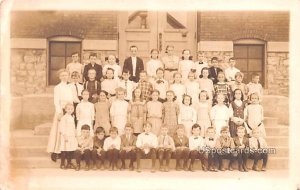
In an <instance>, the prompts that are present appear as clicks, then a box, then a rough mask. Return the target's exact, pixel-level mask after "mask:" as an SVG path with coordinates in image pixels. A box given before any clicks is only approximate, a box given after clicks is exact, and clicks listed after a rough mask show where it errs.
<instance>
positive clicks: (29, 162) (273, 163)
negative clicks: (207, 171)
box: [11, 157, 289, 170]
mask: <svg viewBox="0 0 300 190" xmlns="http://www.w3.org/2000/svg"><path fill="white" fill-rule="evenodd" d="M72 162H73V163H75V160H73V161H72ZM118 164H119V165H120V162H119V163H118ZM175 164H176V162H175V160H174V159H171V161H170V169H171V170H174V168H175ZM258 164H259V167H260V166H261V161H259V163H258ZM59 165H60V160H57V162H53V161H51V160H50V157H30V158H15V159H12V160H11V166H12V167H13V168H59ZM126 165H127V166H128V162H127V163H126ZM82 166H84V161H82ZM134 166H135V167H136V162H135V163H134ZM194 166H195V169H196V170H201V162H200V161H198V160H197V161H196V162H195V165H194ZM224 166H225V167H227V166H228V161H227V160H225V161H224ZM252 166H253V160H250V159H249V160H248V162H247V167H248V168H252ZM105 167H106V168H108V162H107V161H106V163H105ZM156 167H157V168H158V167H159V162H158V160H157V162H156ZM233 167H234V168H235V169H237V168H238V164H237V161H235V162H234V164H233ZM141 168H142V169H150V168H151V160H150V159H143V160H141ZM267 168H268V169H288V168H289V160H288V158H287V157H280V158H275V157H269V160H268V165H267Z"/></svg>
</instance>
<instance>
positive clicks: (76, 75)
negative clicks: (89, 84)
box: [71, 71, 80, 78]
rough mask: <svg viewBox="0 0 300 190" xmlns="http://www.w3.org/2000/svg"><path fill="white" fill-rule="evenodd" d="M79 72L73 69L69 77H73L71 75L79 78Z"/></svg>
mask: <svg viewBox="0 0 300 190" xmlns="http://www.w3.org/2000/svg"><path fill="white" fill-rule="evenodd" d="M79 76H80V75H79V73H78V72H77V71H74V72H72V74H71V77H72V78H73V77H76V78H79Z"/></svg>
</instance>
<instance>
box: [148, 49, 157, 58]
mask: <svg viewBox="0 0 300 190" xmlns="http://www.w3.org/2000/svg"><path fill="white" fill-rule="evenodd" d="M154 51H156V52H157V56H156V58H158V54H159V51H158V49H151V51H150V54H152V53H153V52H154ZM150 57H151V58H153V57H152V55H151V56H150Z"/></svg>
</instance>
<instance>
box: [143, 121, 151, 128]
mask: <svg viewBox="0 0 300 190" xmlns="http://www.w3.org/2000/svg"><path fill="white" fill-rule="evenodd" d="M147 125H149V126H150V127H151V128H152V123H150V122H149V121H147V122H146V124H145V126H144V127H146V126H147Z"/></svg>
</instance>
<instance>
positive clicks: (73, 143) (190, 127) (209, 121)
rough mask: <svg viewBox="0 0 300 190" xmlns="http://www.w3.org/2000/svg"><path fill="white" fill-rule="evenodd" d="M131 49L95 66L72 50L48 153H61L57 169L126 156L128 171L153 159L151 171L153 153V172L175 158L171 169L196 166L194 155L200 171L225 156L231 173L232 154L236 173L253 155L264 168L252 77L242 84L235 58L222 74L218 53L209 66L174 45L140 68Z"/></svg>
mask: <svg viewBox="0 0 300 190" xmlns="http://www.w3.org/2000/svg"><path fill="white" fill-rule="evenodd" d="M130 50H131V57H128V58H127V59H126V60H125V61H124V66H123V69H121V67H120V65H119V64H118V63H117V62H116V56H115V55H109V56H108V57H107V59H106V61H107V63H106V64H104V65H101V64H97V63H96V60H97V55H96V54H94V53H91V54H90V60H89V61H90V63H88V64H86V65H85V66H83V65H82V64H80V63H79V62H78V58H79V54H78V53H74V54H72V59H73V62H72V63H70V64H68V65H67V68H66V69H65V70H61V71H60V73H59V78H60V80H61V82H60V83H59V84H58V85H57V86H55V88H54V105H55V110H56V112H55V116H54V120H53V126H52V128H51V132H50V136H49V142H48V147H47V151H48V152H49V153H52V154H51V158H52V160H54V161H56V158H57V157H58V155H60V158H61V166H60V167H61V168H62V169H67V168H74V169H76V170H80V168H81V160H82V159H84V160H85V169H86V170H89V169H105V167H104V166H105V165H104V162H105V160H108V161H109V170H117V169H121V170H123V169H125V159H130V164H129V169H130V170H134V162H135V161H136V170H137V171H138V172H141V167H140V165H141V164H140V160H141V159H142V158H151V160H152V169H151V171H152V172H155V171H156V166H155V163H156V159H157V158H158V159H159V163H160V167H159V170H160V171H169V170H170V168H169V163H170V159H171V157H172V156H173V157H175V159H176V167H175V169H176V170H182V169H183V170H186V171H187V170H189V171H195V167H194V162H195V160H196V159H199V160H200V161H201V164H202V169H203V171H207V170H208V171H215V172H216V171H218V170H221V171H224V170H225V168H224V166H223V160H224V159H228V160H229V165H228V169H229V170H233V168H232V164H233V162H234V160H235V159H237V160H238V169H239V171H242V172H244V171H248V168H247V164H246V163H247V160H248V158H251V159H254V164H253V167H252V169H253V170H255V171H265V170H266V165H267V160H268V153H267V151H261V150H262V149H267V148H268V147H267V144H266V141H265V140H264V137H265V136H266V133H265V129H264V125H263V118H264V117H263V107H262V106H261V101H262V91H263V88H262V85H261V84H260V83H259V75H258V74H253V76H252V82H250V83H249V84H247V85H246V84H244V83H243V73H241V72H240V70H239V69H237V68H236V67H235V59H234V58H230V59H229V65H230V66H229V67H228V68H227V69H225V70H224V71H223V70H222V69H221V68H219V67H218V64H219V61H218V58H217V57H213V58H212V59H211V64H210V65H209V64H208V63H205V62H204V55H203V54H202V53H201V52H199V53H198V60H197V61H196V62H194V61H192V57H191V55H190V53H191V52H190V51H189V50H187V49H186V50H183V51H182V58H181V59H180V58H179V57H178V56H176V55H174V53H173V51H174V46H167V48H166V56H164V57H162V58H161V60H159V58H158V54H159V51H158V50H156V49H153V50H151V56H150V57H151V59H150V61H148V62H147V63H146V68H144V63H143V60H142V59H141V58H139V57H138V56H137V51H138V48H137V47H136V46H131V47H130ZM82 82H83V84H82ZM73 158H75V159H76V165H74V164H73V163H72V162H71V160H72V159H73ZM260 159H262V160H263V163H262V167H261V169H259V167H258V160H260ZM66 160H67V163H66V164H65V161H66ZM118 160H121V166H118V164H117V163H118ZM164 160H165V161H166V163H165V164H164V163H163V161H164ZM189 160H190V162H189ZM181 161H182V162H181Z"/></svg>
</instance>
